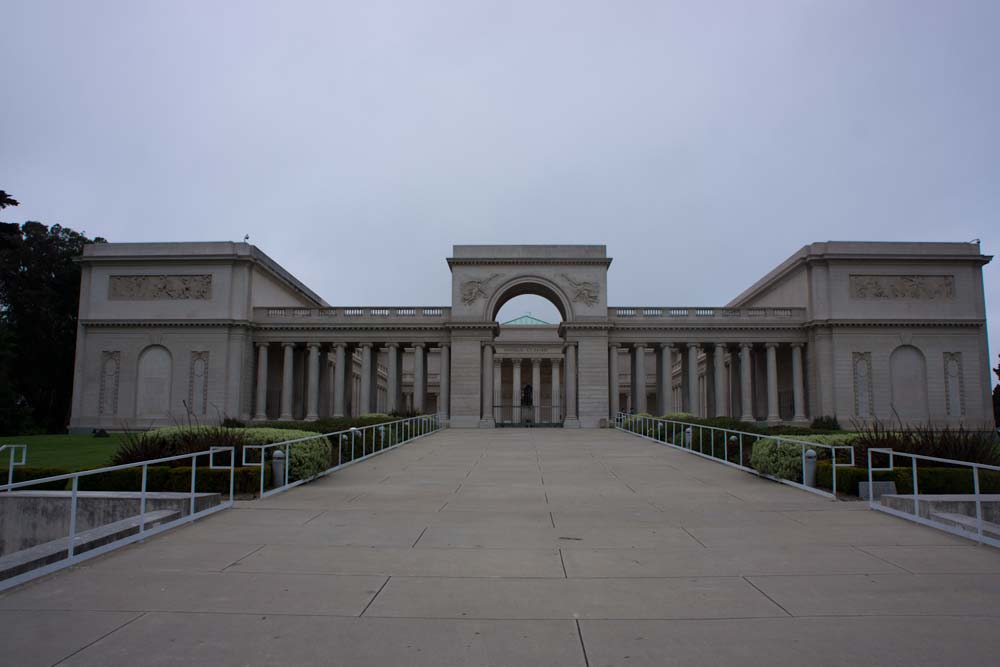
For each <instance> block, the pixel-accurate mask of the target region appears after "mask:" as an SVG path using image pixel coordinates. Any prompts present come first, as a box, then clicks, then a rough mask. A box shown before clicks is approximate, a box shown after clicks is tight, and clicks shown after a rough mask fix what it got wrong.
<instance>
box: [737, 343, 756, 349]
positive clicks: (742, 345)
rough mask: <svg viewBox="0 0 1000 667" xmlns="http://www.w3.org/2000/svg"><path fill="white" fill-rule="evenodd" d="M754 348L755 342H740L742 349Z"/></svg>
mask: <svg viewBox="0 0 1000 667" xmlns="http://www.w3.org/2000/svg"><path fill="white" fill-rule="evenodd" d="M751 348H753V343H740V349H741V350H749V349H751Z"/></svg>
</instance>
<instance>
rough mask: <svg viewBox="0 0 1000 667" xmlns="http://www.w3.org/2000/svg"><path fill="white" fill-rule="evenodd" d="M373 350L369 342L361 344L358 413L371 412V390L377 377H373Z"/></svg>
mask: <svg viewBox="0 0 1000 667" xmlns="http://www.w3.org/2000/svg"><path fill="white" fill-rule="evenodd" d="M374 356H375V355H374V350H373V348H372V344H371V343H362V344H361V389H360V390H359V391H358V413H359V414H362V415H365V414H369V413H371V412H373V405H372V391H373V390H374V388H375V384H376V382H377V379H376V378H375V377H374V372H373V371H374V367H375V363H374Z"/></svg>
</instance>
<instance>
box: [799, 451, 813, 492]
mask: <svg viewBox="0 0 1000 667" xmlns="http://www.w3.org/2000/svg"><path fill="white" fill-rule="evenodd" d="M802 472H803V474H804V475H805V479H803V480H802V483H803V484H804V485H805V486H809V487H815V486H816V452H815V451H814V450H812V449H809V450H807V451H806V465H805V469H804V470H803V471H802Z"/></svg>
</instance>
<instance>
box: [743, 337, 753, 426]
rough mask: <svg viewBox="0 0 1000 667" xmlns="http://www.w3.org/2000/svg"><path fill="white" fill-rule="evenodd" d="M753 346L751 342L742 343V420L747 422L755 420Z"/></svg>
mask: <svg viewBox="0 0 1000 667" xmlns="http://www.w3.org/2000/svg"><path fill="white" fill-rule="evenodd" d="M751 348H753V344H751V343H740V413H741V414H740V420H741V421H745V422H752V421H753V420H754V417H753V377H752V376H751V371H752V369H753V359H752V358H751V356H750V350H751Z"/></svg>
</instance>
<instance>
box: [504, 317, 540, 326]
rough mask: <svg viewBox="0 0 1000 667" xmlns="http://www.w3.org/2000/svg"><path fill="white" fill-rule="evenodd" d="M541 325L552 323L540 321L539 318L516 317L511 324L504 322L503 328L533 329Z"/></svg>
mask: <svg viewBox="0 0 1000 667" xmlns="http://www.w3.org/2000/svg"><path fill="white" fill-rule="evenodd" d="M540 324H542V325H544V324H551V322H546V321H545V320H540V319H538V318H537V317H532V316H531V315H521V317H515V318H514V319H512V320H511V321H510V322H504V323H503V326H515V327H533V326H538V325H540Z"/></svg>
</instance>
